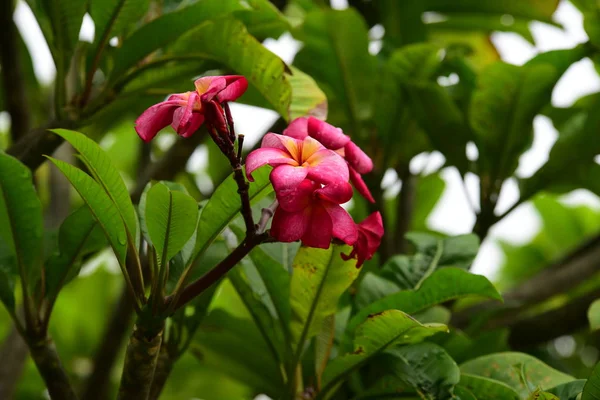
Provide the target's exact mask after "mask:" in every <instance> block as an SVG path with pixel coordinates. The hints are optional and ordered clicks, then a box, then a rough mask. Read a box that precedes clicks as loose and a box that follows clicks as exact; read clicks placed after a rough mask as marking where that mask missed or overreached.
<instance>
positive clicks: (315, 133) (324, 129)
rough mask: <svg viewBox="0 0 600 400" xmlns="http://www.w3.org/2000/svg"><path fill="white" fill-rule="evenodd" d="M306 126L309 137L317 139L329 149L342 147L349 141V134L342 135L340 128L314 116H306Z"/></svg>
mask: <svg viewBox="0 0 600 400" xmlns="http://www.w3.org/2000/svg"><path fill="white" fill-rule="evenodd" d="M307 128H308V134H309V135H310V136H311V137H313V138H315V139H317V140H318V141H319V142H321V143H322V144H323V146H325V147H327V148H328V149H331V150H336V149H339V148H342V147H344V146H345V145H346V144H347V143H348V142H350V136H347V135H344V132H343V131H342V130H341V129H340V128H336V127H335V126H333V125H330V124H328V123H327V122H325V121H321V120H320V119H317V118H315V117H309V118H308V124H307Z"/></svg>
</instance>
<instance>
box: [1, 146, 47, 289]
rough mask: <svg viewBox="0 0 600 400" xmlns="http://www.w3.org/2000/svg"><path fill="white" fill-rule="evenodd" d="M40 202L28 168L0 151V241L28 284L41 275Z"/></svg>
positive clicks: (34, 281)
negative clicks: (12, 256)
mask: <svg viewBox="0 0 600 400" xmlns="http://www.w3.org/2000/svg"><path fill="white" fill-rule="evenodd" d="M42 235H43V227H42V205H41V203H40V200H39V198H38V195H37V193H36V191H35V188H34V187H33V179H32V177H31V172H30V171H29V169H28V168H27V167H26V166H25V165H23V164H21V162H19V161H18V160H17V159H16V158H13V157H11V156H9V155H8V154H6V153H3V152H0V241H4V243H5V246H6V248H7V249H8V252H10V254H13V255H14V257H15V261H16V265H17V268H18V271H19V274H20V275H21V277H22V279H25V280H26V284H27V285H29V286H30V287H32V286H34V285H35V284H36V283H37V281H38V279H40V277H41V268H42V260H41V252H42V243H43V239H42Z"/></svg>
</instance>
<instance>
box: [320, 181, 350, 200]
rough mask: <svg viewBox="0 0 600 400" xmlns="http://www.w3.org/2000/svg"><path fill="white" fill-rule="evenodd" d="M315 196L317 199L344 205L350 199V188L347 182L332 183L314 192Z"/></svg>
mask: <svg viewBox="0 0 600 400" xmlns="http://www.w3.org/2000/svg"><path fill="white" fill-rule="evenodd" d="M315 194H316V196H317V197H318V198H319V199H323V200H327V201H329V202H331V203H335V204H344V203H345V202H347V201H350V199H351V198H352V186H350V184H349V183H348V182H340V183H337V184H335V183H332V184H329V185H325V186H324V187H323V188H321V189H318V190H315Z"/></svg>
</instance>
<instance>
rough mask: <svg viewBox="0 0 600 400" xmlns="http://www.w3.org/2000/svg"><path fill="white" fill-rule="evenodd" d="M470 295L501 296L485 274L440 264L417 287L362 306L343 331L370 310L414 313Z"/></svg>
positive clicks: (362, 319) (350, 327) (348, 328)
mask: <svg viewBox="0 0 600 400" xmlns="http://www.w3.org/2000/svg"><path fill="white" fill-rule="evenodd" d="M471 295H476V296H484V297H488V298H491V299H495V300H501V299H502V298H501V297H500V294H498V292H497V291H496V289H495V288H494V286H493V285H492V284H491V283H490V281H488V280H487V278H485V277H483V276H480V275H475V274H471V273H469V272H467V271H464V270H462V269H458V268H442V269H439V270H437V271H436V272H435V273H433V274H432V275H431V276H430V277H429V278H427V279H425V281H424V282H423V284H422V285H421V287H420V288H419V289H418V290H405V291H401V292H397V293H394V294H391V295H389V296H387V297H384V298H382V299H380V300H377V301H376V302H374V303H371V304H370V305H368V306H367V307H364V308H362V309H361V310H360V311H359V312H358V313H357V314H356V315H354V316H353V317H352V318H351V319H350V321H349V322H348V326H347V328H346V333H347V334H350V335H352V333H353V332H354V330H355V329H356V327H357V326H358V325H359V324H360V323H362V322H363V321H365V320H366V319H367V317H368V316H369V315H371V314H376V313H379V312H382V311H385V310H391V309H397V310H402V311H404V312H406V313H408V314H414V313H417V312H419V311H422V310H425V309H427V308H429V307H432V306H434V305H437V304H440V303H443V302H445V301H448V300H453V299H457V298H461V297H465V296H471Z"/></svg>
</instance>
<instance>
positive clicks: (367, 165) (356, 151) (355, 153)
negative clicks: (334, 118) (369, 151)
mask: <svg viewBox="0 0 600 400" xmlns="http://www.w3.org/2000/svg"><path fill="white" fill-rule="evenodd" d="M344 153H345V157H346V161H348V164H350V166H351V167H353V168H354V169H355V170H356V171H358V172H359V173H361V174H368V173H369V172H371V171H372V170H373V161H372V160H371V158H370V157H369V156H368V155H366V154H365V152H364V151H362V150H361V149H360V147H358V146H357V145H356V144H354V142H348V143H347V144H346V146H344Z"/></svg>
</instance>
